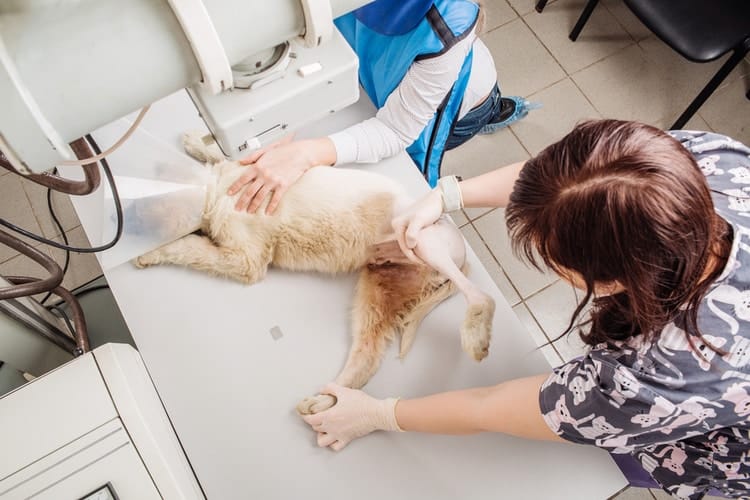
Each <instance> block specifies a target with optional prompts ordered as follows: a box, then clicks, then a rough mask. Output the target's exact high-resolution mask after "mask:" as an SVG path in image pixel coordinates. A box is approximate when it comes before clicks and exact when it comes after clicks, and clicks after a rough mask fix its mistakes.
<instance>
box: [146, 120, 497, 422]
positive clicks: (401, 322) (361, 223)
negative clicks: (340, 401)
mask: <svg viewBox="0 0 750 500" xmlns="http://www.w3.org/2000/svg"><path fill="white" fill-rule="evenodd" d="M183 145H184V146H185V150H186V151H187V153H188V154H190V155H191V156H192V157H194V158H196V159H197V160H199V161H201V162H204V163H205V164H206V165H207V166H208V167H209V168H211V169H212V173H213V175H212V176H211V177H212V181H210V182H209V186H208V189H207V195H206V200H205V206H204V210H203V217H202V222H201V228H200V232H199V233H193V234H189V235H187V236H184V237H182V238H180V239H178V240H176V241H173V242H171V243H168V244H166V245H164V246H162V247H160V248H157V249H156V250H153V251H151V252H148V253H146V254H144V255H142V256H140V257H138V258H137V259H136V260H135V265H136V266H137V267H139V268H145V267H148V266H153V265H157V264H176V265H182V266H188V267H191V268H194V269H197V270H200V271H205V272H209V273H211V274H214V275H217V276H221V277H226V278H231V279H235V280H239V281H241V282H243V283H247V284H252V283H256V282H258V281H260V280H262V279H263V278H264V276H265V275H266V272H267V270H268V267H269V266H275V267H278V268H281V269H286V270H292V271H305V272H309V271H314V272H321V273H327V274H337V273H351V272H358V273H359V277H358V281H357V286H356V292H355V296H354V304H353V307H352V313H351V314H352V317H351V329H352V337H353V340H352V344H351V348H350V351H349V355H348V359H347V360H346V362H345V364H344V367H343V369H342V370H341V372H340V373H339V375H338V376H337V377H336V379H335V381H336V383H338V384H340V385H342V386H346V387H350V388H354V389H359V388H361V387H363V386H364V385H365V384H366V383H367V382H368V381H369V380H370V378H371V377H372V376H373V375H374V374H375V372H376V371H377V369H378V367H379V365H380V362H381V359H382V357H383V355H384V353H385V350H386V348H387V347H388V346H389V344H390V343H391V341H392V340H393V339H394V338H395V337H396V336H400V340H401V343H400V351H399V356H400V357H402V358H403V357H404V356H405V355H406V354H407V353H408V351H409V349H410V348H411V346H412V343H413V342H414V337H415V334H416V331H417V327H418V326H419V324H420V322H421V321H422V319H423V318H424V317H425V316H426V315H427V313H429V312H430V310H432V308H434V307H435V306H436V305H437V304H439V303H440V302H442V301H443V300H445V299H446V298H448V297H450V296H451V295H453V294H454V293H455V292H456V291H457V289H458V290H460V291H461V292H462V293H463V295H464V297H465V299H466V301H467V309H466V315H465V318H464V321H463V325H462V326H461V328H460V333H461V345H462V347H463V349H464V350H465V351H466V352H467V353H468V354H469V355H471V356H472V357H473V358H474V359H476V360H477V361H481V360H482V359H484V358H485V357H486V356H487V354H488V349H489V344H490V337H491V330H492V317H493V315H494V311H495V302H494V300H493V299H492V297H490V296H489V295H487V294H486V293H484V292H483V291H481V290H480V289H479V288H477V287H476V286H475V285H474V284H473V283H472V282H471V281H470V280H469V279H468V278H467V277H466V275H465V271H466V269H467V266H466V263H465V259H466V247H465V242H464V239H463V236H462V235H461V233H460V231H459V230H458V228H457V227H456V226H455V225H454V224H453V222H452V221H450V219H448V218H447V217H443V218H441V219H440V220H439V221H437V222H436V223H435V224H434V225H432V226H429V227H427V228H424V229H423V230H422V231H421V232H420V234H419V238H418V243H417V246H416V248H415V253H416V255H417V256H418V257H419V258H420V259H422V261H423V262H424V263H425V264H424V265H423V264H418V263H414V262H412V261H410V260H409V259H407V258H406V256H405V255H404V254H403V253H402V252H401V251H400V249H399V247H398V244H397V243H396V242H395V236H394V234H393V231H392V229H391V226H390V222H391V220H392V218H393V217H394V216H395V215H397V214H398V213H400V212H402V211H403V210H405V209H406V208H407V207H409V206H410V205H411V204H412V203H413V202H414V200H413V199H412V198H410V197H409V196H408V195H407V193H406V192H405V190H404V189H403V187H402V186H401V185H400V184H398V183H396V182H395V181H393V180H391V179H389V178H387V177H385V176H382V175H378V174H375V173H371V172H366V171H362V170H354V169H345V168H339V167H329V166H319V167H313V168H311V169H309V170H308V171H307V172H305V174H304V175H302V177H301V178H300V179H299V180H298V181H297V182H296V183H294V184H293V185H292V186H291V187H290V188H289V190H288V191H287V192H286V194H285V196H284V197H283V199H282V200H281V202H280V203H279V205H278V207H277V209H276V211H275V212H274V214H273V215H266V214H265V207H266V205H267V202H268V199H266V200H265V201H264V203H263V205H261V207H260V208H259V209H258V210H257V212H256V213H254V214H251V213H246V212H243V211H238V210H236V209H235V208H234V205H235V203H236V199H237V197H238V196H239V193H238V194H235V195H233V196H229V195H227V189H228V188H229V186H230V185H231V184H232V183H233V182H234V181H235V180H236V179H237V178H238V177H239V176H240V175H241V174H242V173H243V171H244V168H245V167H243V166H242V165H240V164H239V163H237V162H234V161H228V160H226V159H225V158H224V156H223V155H222V154H221V151H220V150H219V149H218V147H216V145H215V144H210V145H206V144H205V143H204V142H203V140H202V138H201V137H200V136H199V134H186V135H185V136H184V137H183ZM334 404H335V399H334V398H333V396H329V395H321V394H318V395H315V396H312V397H308V398H305V399H304V400H302V401H301V402H300V403H299V404H298V405H297V411H298V412H299V413H300V414H312V413H318V412H321V411H323V410H326V409H328V408H330V407H331V406H333V405H334Z"/></svg>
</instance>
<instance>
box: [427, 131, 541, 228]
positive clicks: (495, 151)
mask: <svg viewBox="0 0 750 500" xmlns="http://www.w3.org/2000/svg"><path fill="white" fill-rule="evenodd" d="M528 158H529V153H528V152H527V151H526V150H525V149H524V147H523V145H521V143H520V142H519V141H518V139H517V138H516V136H515V135H513V133H512V132H511V131H510V130H508V129H504V130H499V131H497V132H495V133H494V134H492V135H477V136H475V137H472V138H471V139H470V140H469V141H467V142H465V143H464V144H462V145H460V146H459V147H457V148H456V149H452V150H450V151H447V152H446V153H445V155H444V157H443V166H442V168H441V173H442V175H460V176H462V177H463V178H464V179H468V178H469V177H476V176H477V175H480V174H484V173H486V172H489V171H490V170H494V169H496V168H499V167H502V166H505V165H510V164H511V163H516V162H519V161H523V160H526V159H528ZM488 211H489V209H486V208H483V209H477V208H468V209H466V210H465V212H466V215H467V216H468V217H469V219H475V218H477V217H479V216H480V215H482V214H484V213H487V212H488Z"/></svg>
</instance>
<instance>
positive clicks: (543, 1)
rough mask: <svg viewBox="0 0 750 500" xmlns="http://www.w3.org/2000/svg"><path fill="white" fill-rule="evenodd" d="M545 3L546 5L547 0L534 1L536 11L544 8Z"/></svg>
mask: <svg viewBox="0 0 750 500" xmlns="http://www.w3.org/2000/svg"><path fill="white" fill-rule="evenodd" d="M545 5H547V0H538V1H537V3H536V7H535V8H536V11H537V12H542V11H543V10H544V7H545Z"/></svg>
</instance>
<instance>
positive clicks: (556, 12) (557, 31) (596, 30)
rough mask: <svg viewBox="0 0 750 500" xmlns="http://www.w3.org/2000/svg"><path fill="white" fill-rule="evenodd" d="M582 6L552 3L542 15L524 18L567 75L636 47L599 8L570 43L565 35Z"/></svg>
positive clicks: (579, 2)
mask: <svg viewBox="0 0 750 500" xmlns="http://www.w3.org/2000/svg"><path fill="white" fill-rule="evenodd" d="M584 4H585V2H583V1H580V0H578V1H568V0H566V1H564V2H555V3H553V4H550V5H548V6H547V7H546V8H545V9H544V12H543V14H542V15H538V14H537V13H536V12H532V13H530V14H526V15H525V16H524V17H523V19H524V21H526V23H527V24H528V25H529V27H530V28H531V29H532V31H533V32H534V34H536V36H538V37H539V39H540V40H541V41H542V43H543V44H544V45H545V47H547V49H548V50H549V51H550V52H551V53H552V55H553V56H554V57H555V59H556V60H557V62H559V63H560V65H562V67H563V68H564V69H565V71H567V73H568V74H573V73H575V72H576V71H578V70H580V69H582V68H585V67H586V66H590V65H591V64H593V63H595V62H597V61H600V60H602V59H604V58H605V57H607V56H608V55H610V54H613V53H615V52H617V51H618V50H620V49H622V48H623V47H625V46H627V45H631V44H634V43H635V41H634V40H633V39H632V38H631V36H630V35H629V34H628V33H627V32H626V31H625V30H624V29H622V27H621V26H620V23H618V22H617V20H616V19H615V17H614V16H612V14H610V12H609V10H608V9H606V8H604V7H602V6H599V7H597V8H596V9H594V13H593V14H592V15H591V18H590V19H589V21H588V22H587V23H586V26H585V27H584V28H583V31H582V32H581V34H580V35H579V37H578V40H577V41H576V42H572V41H571V40H570V39H569V38H568V34H569V33H570V30H571V29H572V28H573V26H574V25H575V23H576V20H577V19H578V16H579V15H580V14H581V11H582V10H583V6H584Z"/></svg>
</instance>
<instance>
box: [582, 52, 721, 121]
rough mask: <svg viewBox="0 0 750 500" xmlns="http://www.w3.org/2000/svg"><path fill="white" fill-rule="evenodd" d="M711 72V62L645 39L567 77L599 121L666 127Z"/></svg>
mask: <svg viewBox="0 0 750 500" xmlns="http://www.w3.org/2000/svg"><path fill="white" fill-rule="evenodd" d="M717 64H718V63H717ZM715 69H716V65H715V64H713V63H711V64H697V63H691V62H688V61H686V60H685V59H683V58H681V57H680V56H679V55H677V53H675V52H674V51H672V50H671V49H669V47H666V46H665V45H664V44H662V43H661V42H660V41H658V40H655V39H653V38H649V39H647V40H645V41H642V42H640V43H639V44H637V45H631V46H629V47H626V48H625V49H623V50H622V51H620V52H617V53H616V54H614V55H612V56H610V57H608V58H606V59H604V60H603V61H599V62H598V63H596V64H593V65H592V66H589V67H588V68H586V69H584V70H581V71H579V72H578V73H575V74H574V75H572V78H573V80H574V81H575V83H576V84H577V85H578V87H579V88H580V89H581V91H582V92H583V93H584V94H585V95H586V96H587V97H588V99H589V100H590V101H591V103H592V104H593V105H594V107H595V108H596V109H597V111H599V112H600V113H601V114H602V116H603V117H606V118H620V119H625V120H639V121H643V122H646V123H650V124H652V125H655V126H659V127H668V126H670V125H671V124H672V123H673V122H674V120H675V119H676V118H677V116H679V114H680V113H682V111H683V110H684V108H685V107H686V106H687V104H688V103H689V102H690V101H691V100H692V99H693V98H694V97H695V95H697V93H698V91H699V90H700V88H701V84H700V83H699V82H701V81H703V82H706V81H708V79H709V77H710V76H711V74H712V72H713V71H715ZM633 75H638V78H633Z"/></svg>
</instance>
